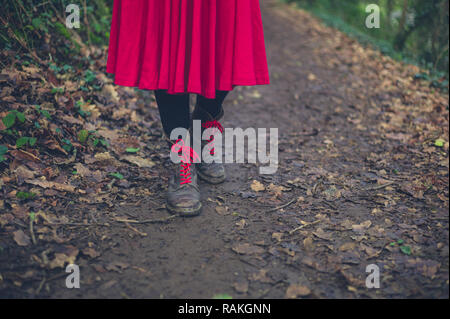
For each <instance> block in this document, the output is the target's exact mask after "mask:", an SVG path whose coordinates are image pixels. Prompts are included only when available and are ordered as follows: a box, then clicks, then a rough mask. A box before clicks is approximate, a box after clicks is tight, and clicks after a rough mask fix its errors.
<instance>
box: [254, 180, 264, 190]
mask: <svg viewBox="0 0 450 319" xmlns="http://www.w3.org/2000/svg"><path fill="white" fill-rule="evenodd" d="M250 188H251V189H252V190H253V191H254V192H261V191H264V190H265V189H266V188H265V187H264V185H263V184H262V183H261V182H259V181H257V180H253V182H252V184H251V185H250Z"/></svg>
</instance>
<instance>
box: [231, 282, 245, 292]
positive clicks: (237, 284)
mask: <svg viewBox="0 0 450 319" xmlns="http://www.w3.org/2000/svg"><path fill="white" fill-rule="evenodd" d="M233 288H234V289H235V290H236V291H237V292H239V293H241V294H246V293H247V292H248V282H247V281H245V282H235V283H234V284H233Z"/></svg>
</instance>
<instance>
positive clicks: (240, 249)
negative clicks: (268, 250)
mask: <svg viewBox="0 0 450 319" xmlns="http://www.w3.org/2000/svg"><path fill="white" fill-rule="evenodd" d="M232 249H233V251H234V252H236V253H238V254H241V255H253V254H262V253H263V252H264V249H262V248H261V247H258V246H254V245H251V244H249V243H245V244H239V245H237V246H235V247H233V248H232Z"/></svg>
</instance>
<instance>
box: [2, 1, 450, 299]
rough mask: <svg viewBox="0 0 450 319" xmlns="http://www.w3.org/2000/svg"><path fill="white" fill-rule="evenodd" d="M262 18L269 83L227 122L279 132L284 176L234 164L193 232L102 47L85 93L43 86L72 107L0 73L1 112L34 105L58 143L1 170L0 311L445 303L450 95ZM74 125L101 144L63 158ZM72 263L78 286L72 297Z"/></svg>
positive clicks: (205, 191) (300, 19)
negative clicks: (271, 302) (171, 203)
mask: <svg viewBox="0 0 450 319" xmlns="http://www.w3.org/2000/svg"><path fill="white" fill-rule="evenodd" d="M262 12H263V21H264V26H265V35H266V43H267V50H268V60H269V64H270V73H271V81H272V83H271V85H269V86H264V87H250V88H244V87H242V88H236V89H235V90H234V92H232V93H231V94H230V95H229V97H228V99H227V101H226V103H225V106H224V107H225V114H226V115H225V119H224V122H223V124H224V127H241V128H247V127H254V128H266V127H267V128H270V127H273V128H279V152H280V153H279V169H278V171H277V173H276V174H273V175H259V172H258V166H257V165H254V164H227V165H226V168H227V174H228V180H227V181H226V182H225V183H224V184H221V185H217V186H210V185H207V184H205V183H201V184H200V188H201V191H202V196H203V203H204V208H203V212H202V214H201V215H200V216H199V217H196V218H180V217H174V218H170V215H169V213H168V212H167V211H166V209H165V208H164V201H165V192H166V188H167V186H166V184H167V180H168V178H169V174H170V170H169V169H168V167H169V166H170V162H169V159H168V152H167V150H166V145H165V144H164V143H163V142H162V141H161V139H160V136H161V132H162V130H161V127H160V124H159V122H158V113H157V109H156V106H155V102H154V99H153V96H152V94H151V93H148V92H139V93H138V95H137V94H136V93H135V91H134V90H133V89H130V88H123V87H116V86H113V85H112V80H111V77H109V76H106V75H105V74H104V71H105V61H106V60H105V54H106V52H104V50H103V51H102V52H100V53H99V52H93V53H92V57H93V60H94V62H95V63H93V64H92V69H93V71H95V74H96V79H95V81H99V82H101V83H102V89H99V90H97V91H95V92H86V91H80V90H79V89H78V85H81V84H77V83H74V82H73V81H72V80H71V79H70V77H69V78H67V77H64V75H60V74H58V75H57V76H56V79H53V77H52V76H47V77H46V79H47V80H48V81H47V82H54V83H58V84H59V85H61V86H64V87H65V92H68V94H65V95H63V94H59V93H58V91H57V90H56V91H55V90H53V91H52V92H51V93H49V91H50V88H51V85H50V83H47V82H46V83H47V84H46V85H44V86H42V85H41V84H39V83H42V82H41V81H43V79H40V76H39V75H36V74H37V73H39V72H41V71H40V70H37V69H36V68H31V67H28V68H25V67H24V68H22V69H20V68H19V69H17V68H16V67H15V65H12V66H8V67H5V68H4V69H3V71H2V75H0V92H1V93H0V97H1V99H2V104H1V109H0V110H1V111H2V112H3V113H2V112H0V115H1V116H5V115H6V112H4V111H5V110H7V107H10V108H18V109H21V107H23V105H29V104H37V102H36V101H39V102H40V105H41V107H42V108H43V109H46V110H48V112H49V117H47V120H46V119H45V118H42V116H41V117H39V114H36V112H35V111H30V110H28V111H26V110H25V111H24V112H25V114H26V115H27V120H28V119H30V118H31V119H33V116H34V117H35V118H36V120H38V121H39V123H41V126H44V128H43V129H45V130H47V131H46V132H50V133H48V134H50V136H51V138H48V137H47V139H46V140H45V141H43V138H40V137H38V142H37V144H39V145H40V146H39V150H40V151H39V152H38V151H36V150H33V148H32V147H31V145H29V146H28V147H27V148H20V149H18V148H17V149H16V148H15V147H11V148H13V150H12V151H10V152H9V153H8V154H7V156H8V159H9V160H10V161H9V162H8V164H7V165H6V164H0V165H3V173H2V175H1V179H0V191H1V196H2V198H1V199H0V211H1V213H0V225H1V228H0V239H1V241H0V246H1V247H0V248H1V249H0V297H2V298H12V297H26V298H30V297H31V298H33V297H44V298H212V297H215V296H216V297H227V296H231V297H233V298H424V297H426V298H448V296H449V295H448V292H449V228H448V227H449V220H448V218H449V217H448V206H449V196H448V195H449V194H448V185H449V184H448V182H449V181H448V178H449V167H448V165H449V162H448V145H449V144H448V96H447V95H446V94H444V93H441V92H439V91H437V90H435V89H433V88H432V87H430V83H429V82H425V81H422V80H420V79H418V78H416V77H415V75H416V74H417V73H419V72H420V70H419V69H418V68H417V67H414V66H410V65H406V64H402V63H399V62H396V61H393V60H392V59H390V58H388V57H385V56H383V55H381V54H380V53H379V52H377V51H375V50H372V49H370V48H364V47H362V46H361V45H360V44H358V43H357V42H356V41H355V40H353V39H350V38H349V37H347V36H346V35H344V34H342V33H341V32H338V31H336V30H334V29H331V28H328V27H326V26H324V25H323V24H322V23H321V22H319V21H318V20H317V19H316V18H313V17H312V16H310V15H309V14H308V13H305V12H304V11H301V10H298V9H296V8H294V7H292V6H288V5H285V4H279V3H278V2H273V1H264V2H263V4H262ZM4 54H5V56H6V55H7V53H6V52H5V53H4ZM96 54H97V55H96ZM5 61H6V59H5ZM12 83H14V84H15V85H13V84H12ZM18 83H20V85H18ZM36 83H37V84H36ZM82 84H84V83H82ZM85 86H86V87H89V86H88V85H87V84H86V85H85ZM45 90H47V91H45ZM33 99H34V100H33ZM79 99H83V101H88V99H89V100H90V101H91V102H90V103H87V102H86V103H84V104H83V105H81V104H80V105H79V104H76V105H75V106H74V103H73V100H79ZM31 101H33V102H31ZM77 105H78V106H79V108H78V109H77V108H76V106H77ZM75 110H77V111H78V113H77V112H76V111H75ZM80 111H82V112H80ZM33 112H35V113H33ZM83 112H85V114H83ZM80 114H81V115H80ZM86 114H88V116H86ZM44 115H45V114H44ZM82 115H84V117H83V116H82ZM50 116H51V117H52V118H53V119H56V118H57V120H50ZM56 126H58V127H62V131H63V132H62V133H61V130H59V131H58V130H57V127H56ZM74 128H77V130H78V129H80V130H81V129H82V128H84V129H86V130H87V131H89V132H94V131H96V133H95V134H97V135H96V136H98V140H100V141H104V140H106V141H108V143H109V144H108V145H106V146H105V147H103V148H101V147H100V148H99V147H98V146H95V147H92V146H89V147H88V146H86V145H83V143H82V141H84V140H85V139H84V138H83V136H82V135H83V134H81V135H80V134H78V137H79V141H78V142H76V141H72V142H67V141H66V142H65V143H66V144H69V143H70V144H71V145H70V146H71V147H73V148H75V149H77V150H78V153H77V154H76V155H75V156H70V154H71V153H70V152H69V150H70V149H71V148H70V147H67V145H66V147H65V148H61V147H60V145H61V144H58V143H56V142H60V141H64V140H62V139H61V138H60V136H59V135H58V134H63V133H64V134H65V133H67V132H69V133H70V132H74V130H75V129H74ZM78 132H81V131H78ZM75 133H76V132H75ZM75 133H74V134H75ZM48 134H47V136H49V135H48ZM89 134H93V133H89ZM102 138H104V140H103V139H102ZM5 139H6V137H4V140H5ZM97 142H98V141H97ZM96 144H97V143H96ZM45 147H46V148H47V150H46V151H43V149H45ZM138 149H139V150H138ZM58 152H59V154H60V155H59V157H57V158H56V159H55V156H56V155H54V154H58ZM11 154H13V157H9V156H10V155H11ZM64 154H66V158H65V157H64ZM50 159H52V161H50ZM19 192H22V193H21V194H22V196H18V193H19ZM29 193H33V194H34V195H32V196H33V198H28V199H27V198H26V195H24V194H29ZM30 212H32V213H31V214H30ZM67 263H75V264H77V265H79V266H80V276H81V288H80V289H67V288H66V286H65V279H66V276H67V275H68V274H67V273H66V272H65V265H67ZM371 264H375V265H377V266H378V267H379V269H380V282H381V287H380V288H379V289H368V288H367V287H366V284H365V282H366V277H367V275H368V273H366V267H367V266H368V265H371Z"/></svg>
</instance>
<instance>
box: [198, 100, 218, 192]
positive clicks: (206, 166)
mask: <svg viewBox="0 0 450 319" xmlns="http://www.w3.org/2000/svg"><path fill="white" fill-rule="evenodd" d="M223 114H224V112H223V109H222V110H221V112H220V114H219V115H217V116H216V117H213V116H211V114H209V113H208V112H207V111H205V110H203V109H202V108H201V107H200V106H199V105H198V104H197V105H196V106H195V109H194V112H193V113H192V120H201V121H202V133H203V131H204V129H206V128H216V129H218V130H220V131H221V132H222V131H223V127H222V125H221V124H220V123H219V121H218V120H219V119H221V118H222V117H223ZM213 140H214V138H212V139H210V140H208V141H204V140H202V142H201V146H202V149H203V148H204V147H205V145H207V144H209V143H211V142H212V141H213ZM211 155H214V148H213V149H211ZM196 167H197V173H198V176H199V177H200V178H201V179H202V180H204V181H205V182H208V183H210V184H220V183H223V182H224V181H225V178H226V175H225V167H224V165H223V164H222V163H214V162H213V163H204V162H201V163H198V164H196Z"/></svg>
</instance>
